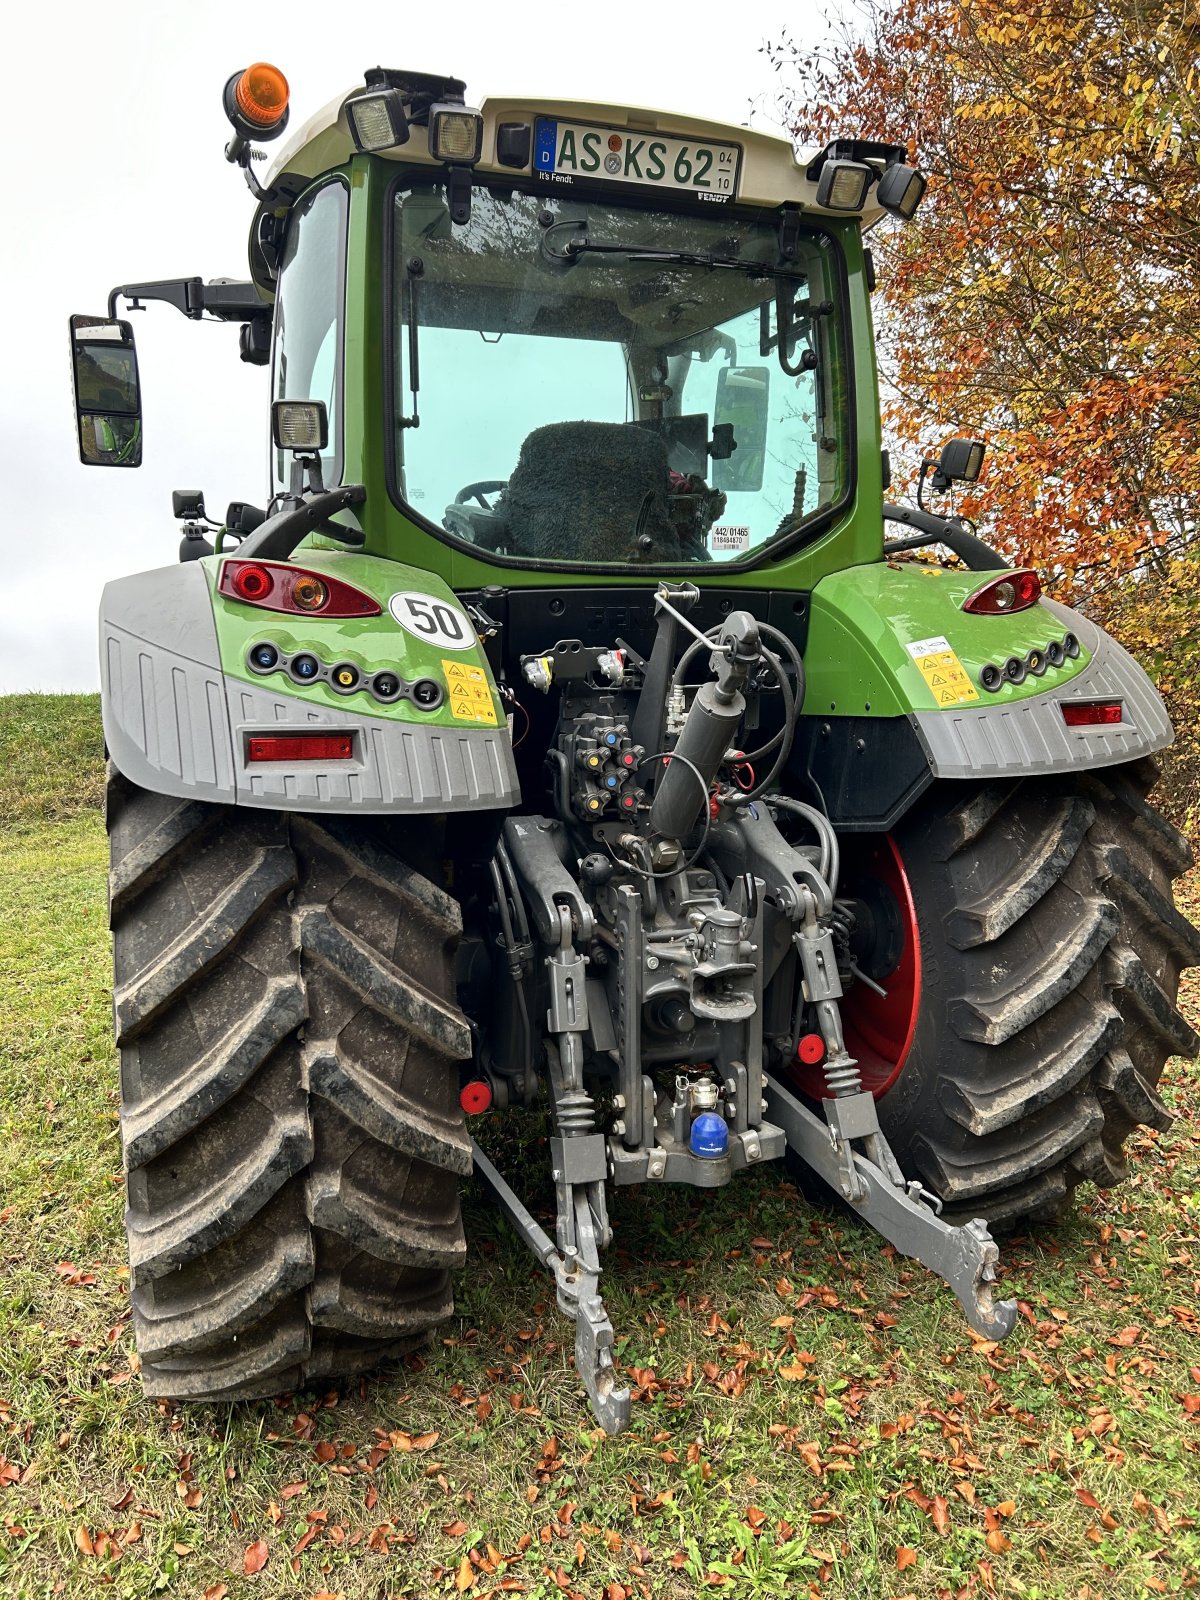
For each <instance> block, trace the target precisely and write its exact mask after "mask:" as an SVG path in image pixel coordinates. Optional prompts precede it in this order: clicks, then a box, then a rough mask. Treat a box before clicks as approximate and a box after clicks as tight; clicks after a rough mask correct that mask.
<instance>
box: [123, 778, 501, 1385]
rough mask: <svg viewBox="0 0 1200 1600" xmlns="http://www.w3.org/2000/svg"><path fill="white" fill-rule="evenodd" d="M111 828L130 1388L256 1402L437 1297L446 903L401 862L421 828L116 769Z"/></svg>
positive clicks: (450, 916)
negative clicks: (181, 790) (137, 1381)
mask: <svg viewBox="0 0 1200 1600" xmlns="http://www.w3.org/2000/svg"><path fill="white" fill-rule="evenodd" d="M108 827H109V834H110V838H111V847H112V873H111V881H110V902H111V922H112V929H113V947H114V968H115V986H114V1010H115V1014H116V1027H117V1042H118V1044H119V1046H120V1052H121V1130H122V1138H123V1144H124V1150H125V1163H126V1173H127V1180H126V1181H127V1207H128V1209H127V1213H126V1223H127V1232H128V1239H129V1260H130V1285H131V1294H132V1300H133V1320H134V1330H135V1333H136V1337H137V1346H138V1351H139V1354H140V1356H141V1361H142V1373H143V1379H144V1383H145V1387H146V1390H147V1392H148V1393H149V1394H150V1395H152V1396H165V1397H179V1398H185V1397H195V1398H203V1399H221V1400H225V1399H235V1398H242V1397H251V1396H261V1395H271V1394H277V1393H279V1392H280V1391H281V1390H285V1389H290V1388H294V1387H297V1386H299V1385H301V1384H304V1383H306V1382H308V1381H310V1380H318V1379H319V1380H325V1379H327V1378H332V1377H337V1376H344V1375H347V1374H350V1373H353V1372H356V1371H358V1370H360V1369H362V1368H365V1367H369V1366H373V1365H375V1364H377V1363H378V1362H379V1361H381V1360H382V1359H384V1358H385V1357H389V1356H393V1355H397V1354H401V1353H403V1352H404V1351H406V1350H408V1349H410V1348H412V1346H413V1345H414V1344H416V1343H418V1342H420V1341H421V1340H422V1339H423V1338H424V1336H425V1334H426V1333H427V1331H428V1329H429V1328H430V1327H432V1326H433V1325H434V1324H436V1323H437V1322H439V1321H440V1320H442V1319H443V1318H445V1317H447V1316H448V1315H449V1314H450V1312H451V1310H452V1308H453V1302H452V1296H451V1286H450V1272H451V1270H452V1269H453V1268H454V1267H455V1266H456V1265H458V1264H459V1263H460V1262H461V1260H462V1259H463V1256H464V1253H465V1243H464V1238H463V1231H462V1222H461V1218H460V1214H459V1201H458V1182H459V1179H460V1178H461V1177H463V1176H465V1175H466V1174H467V1173H469V1172H470V1170H471V1151H470V1142H469V1140H468V1137H467V1134H466V1130H465V1127H464V1122H463V1116H462V1112H461V1110H460V1108H459V1104H458V1092H457V1091H458V1071H457V1066H456V1062H457V1060H458V1059H459V1058H461V1057H464V1056H466V1055H469V1054H470V1036H469V1033H468V1029H467V1025H466V1022H465V1019H464V1018H463V1016H462V1014H461V1012H460V1011H459V1010H458V1007H457V1005H456V1003H455V999H454V980H453V952H454V948H455V945H456V943H457V940H458V935H459V932H460V929H461V919H460V915H459V909H458V906H457V905H456V904H455V902H454V901H453V900H451V899H450V898H449V897H448V896H447V895H445V894H444V893H443V892H442V891H441V890H440V889H438V888H436V887H435V885H434V884H433V883H431V882H430V881H429V879H428V878H426V877H424V876H422V875H421V874H420V873H419V872H417V871H415V870H414V869H413V868H412V867H411V866H409V865H407V864H406V862H405V860H404V856H403V854H402V851H403V852H404V853H408V854H411V846H410V844H409V843H408V841H409V840H411V839H413V838H414V837H419V825H417V826H415V827H414V825H412V824H407V825H406V824H400V825H399V827H398V826H397V824H395V823H394V822H393V823H383V822H374V821H372V820H370V819H368V820H365V821H360V820H355V821H353V822H350V821H347V820H345V819H338V818H325V819H322V820H320V821H318V820H316V819H314V818H308V817H303V816H298V815H283V814H279V813H273V812H265V811H253V810H249V809H235V808H231V807H224V806H213V805H208V804H204V803H201V802H188V801H180V800H174V799H169V798H166V797H163V796H160V795H154V794H149V793H147V792H146V791H144V790H141V789H138V788H135V787H133V786H132V785H130V784H128V783H126V782H125V780H124V779H123V778H121V777H120V775H119V774H116V773H112V774H110V782H109V793H108ZM402 841H403V843H402Z"/></svg>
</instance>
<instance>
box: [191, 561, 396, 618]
mask: <svg viewBox="0 0 1200 1600" xmlns="http://www.w3.org/2000/svg"><path fill="white" fill-rule="evenodd" d="M217 590H218V592H219V593H220V594H223V595H224V596H225V598H226V599H227V600H241V601H242V602H243V604H245V605H248V606H259V607H260V608H261V609H262V610H264V611H290V612H292V613H294V614H295V615H297V616H305V617H377V616H379V614H380V612H381V610H382V607H381V606H380V604H379V602H378V600H373V599H372V598H371V596H370V595H369V594H363V592H362V590H361V589H354V588H351V586H350V585H349V584H348V583H343V582H342V580H341V579H340V578H330V577H328V576H326V574H325V573H323V572H309V571H308V570H307V569H306V568H305V567H293V566H291V565H289V564H288V563H286V562H282V561H237V560H231V561H226V562H225V564H224V565H223V566H222V568H221V579H220V582H219V583H218V584H217Z"/></svg>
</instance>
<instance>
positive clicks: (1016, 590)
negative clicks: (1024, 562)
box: [962, 567, 1042, 617]
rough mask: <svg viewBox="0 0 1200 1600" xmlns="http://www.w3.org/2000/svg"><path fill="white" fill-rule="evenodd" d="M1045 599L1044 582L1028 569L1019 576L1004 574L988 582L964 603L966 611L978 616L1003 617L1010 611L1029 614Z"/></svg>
mask: <svg viewBox="0 0 1200 1600" xmlns="http://www.w3.org/2000/svg"><path fill="white" fill-rule="evenodd" d="M1041 597H1042V580H1041V579H1040V578H1039V577H1038V575H1037V573H1036V572H1034V571H1032V570H1031V569H1030V568H1029V567H1023V568H1022V569H1021V570H1020V571H1018V572H1002V573H1001V574H1000V576H999V577H996V578H989V579H988V581H987V583H985V584H984V585H983V587H982V588H980V589H976V591H975V593H974V594H971V595H968V596H967V598H966V599H965V600H964V601H963V605H962V608H963V610H964V611H973V612H974V613H975V614H976V615H977V616H984V617H1004V616H1007V615H1008V614H1009V612H1010V611H1027V610H1028V609H1029V607H1030V606H1031V605H1033V603H1034V602H1035V601H1036V600H1040V599H1041Z"/></svg>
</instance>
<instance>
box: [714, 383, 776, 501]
mask: <svg viewBox="0 0 1200 1600" xmlns="http://www.w3.org/2000/svg"><path fill="white" fill-rule="evenodd" d="M770 398H771V369H770V367H722V368H721V370H720V371H719V372H718V373H717V395H716V400H715V402H714V405H713V439H714V442H717V441H720V442H719V444H718V446H717V447H718V448H719V449H720V450H721V451H722V454H721V455H717V453H716V450H713V451H712V452H711V453H712V455H713V465H712V482H713V488H714V489H723V490H725V491H726V492H729V491H734V492H737V491H739V490H740V491H746V490H753V489H761V488H762V481H763V471H764V468H765V466H766V459H767V408H768V406H769V403H770ZM730 443H731V444H732V449H728V448H726V446H727V445H728V444H730Z"/></svg>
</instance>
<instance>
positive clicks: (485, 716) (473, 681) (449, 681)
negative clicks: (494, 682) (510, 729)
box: [442, 661, 498, 728]
mask: <svg viewBox="0 0 1200 1600" xmlns="http://www.w3.org/2000/svg"><path fill="white" fill-rule="evenodd" d="M442 671H443V672H444V673H445V674H446V687H447V689H448V690H449V691H450V715H451V716H452V717H454V718H456V719H457V720H458V721H459V722H490V723H491V725H492V727H493V728H494V727H496V726H498V724H497V720H496V706H495V702H494V701H493V700H492V691H491V690H490V689H489V688H488V681H487V673H486V672H484V670H483V668H482V667H473V666H472V665H471V664H470V662H468V661H443V662H442Z"/></svg>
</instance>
